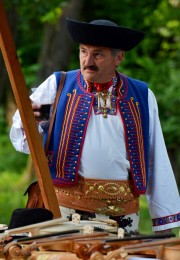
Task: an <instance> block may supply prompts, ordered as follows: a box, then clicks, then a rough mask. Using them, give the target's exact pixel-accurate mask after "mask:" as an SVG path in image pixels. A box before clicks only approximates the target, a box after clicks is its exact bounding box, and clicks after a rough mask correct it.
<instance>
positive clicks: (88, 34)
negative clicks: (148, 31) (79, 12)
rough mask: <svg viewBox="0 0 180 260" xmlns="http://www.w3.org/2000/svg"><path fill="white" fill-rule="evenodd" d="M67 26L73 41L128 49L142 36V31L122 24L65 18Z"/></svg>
mask: <svg viewBox="0 0 180 260" xmlns="http://www.w3.org/2000/svg"><path fill="white" fill-rule="evenodd" d="M67 28H68V30H69V33H70V35H71V37H72V39H73V40H74V41H75V42H78V43H82V44H88V45H94V46H103V47H109V48H114V49H121V50H124V51H129V50H131V49H133V48H134V47H135V46H136V45H137V44H138V43H139V42H140V41H142V39H143V38H144V35H145V34H144V32H142V31H139V30H136V29H132V28H128V27H122V26H109V25H102V24H100V25H99V24H92V23H85V22H79V21H76V20H72V19H70V18H67Z"/></svg>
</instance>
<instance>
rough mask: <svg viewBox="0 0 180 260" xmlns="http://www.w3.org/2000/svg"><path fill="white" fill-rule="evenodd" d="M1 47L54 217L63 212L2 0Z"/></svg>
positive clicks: (0, 17) (43, 192) (33, 156)
mask: <svg viewBox="0 0 180 260" xmlns="http://www.w3.org/2000/svg"><path fill="white" fill-rule="evenodd" d="M0 48H1V51H2V54H3V58H4V61H5V65H6V68H7V71H8V75H9V78H10V82H11V85H12V90H13V93H14V96H15V100H16V104H17V107H18V109H19V112H20V115H21V119H22V123H23V126H24V130H25V133H26V136H27V141H28V145H29V149H30V153H31V156H32V160H33V163H34V169H35V172H36V175H37V180H38V183H39V187H40V190H41V194H42V198H43V202H44V205H45V207H46V208H47V209H49V210H51V211H52V213H53V215H54V218H58V217H60V216H61V214H60V210H59V206H58V202H57V198H56V195H55V191H54V187H53V183H52V179H51V175H50V172H49V168H48V164H47V159H46V156H45V153H44V149H43V145H42V140H41V138H40V135H39V133H38V129H37V124H36V121H35V118H34V115H33V111H32V107H31V102H30V99H29V95H28V91H27V88H26V83H25V80H24V77H23V74H22V70H21V66H20V63H19V60H18V57H17V53H16V48H15V44H14V42H13V38H12V35H11V31H10V28H9V25H8V22H7V17H6V13H5V11H4V7H3V3H2V0H0Z"/></svg>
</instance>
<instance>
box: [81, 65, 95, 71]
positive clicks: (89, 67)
mask: <svg viewBox="0 0 180 260" xmlns="http://www.w3.org/2000/svg"><path fill="white" fill-rule="evenodd" d="M86 69H90V70H94V71H98V67H96V66H94V65H92V66H84V70H86Z"/></svg>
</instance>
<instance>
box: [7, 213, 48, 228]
mask: <svg viewBox="0 0 180 260" xmlns="http://www.w3.org/2000/svg"><path fill="white" fill-rule="evenodd" d="M52 219H53V213H52V212H51V211H50V210H48V209H45V208H32V209H30V208H18V209H15V210H14V211H13V212H12V216H11V219H10V223H9V227H8V228H9V229H13V228H19V227H24V226H27V225H32V224H36V223H40V222H44V221H48V220H52Z"/></svg>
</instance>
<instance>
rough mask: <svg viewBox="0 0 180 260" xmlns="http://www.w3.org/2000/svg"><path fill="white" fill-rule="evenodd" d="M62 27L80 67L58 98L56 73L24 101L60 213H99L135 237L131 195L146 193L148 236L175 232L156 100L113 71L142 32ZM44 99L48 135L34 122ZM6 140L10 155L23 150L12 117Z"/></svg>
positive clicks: (100, 24)
mask: <svg viewBox="0 0 180 260" xmlns="http://www.w3.org/2000/svg"><path fill="white" fill-rule="evenodd" d="M67 26H68V30H69V32H70V35H71V37H72V39H73V40H74V41H75V42H78V43H79V44H80V45H79V59H80V69H78V70H74V71H68V72H67V73H66V79H65V82H64V84H63V86H62V89H61V90H60V91H61V93H60V94H59V96H60V97H59V96H58V100H57V95H56V94H57V92H58V91H59V90H57V89H58V85H59V81H60V79H61V78H62V72H55V73H53V74H52V75H51V76H50V77H49V78H48V79H46V80H45V81H44V82H43V83H42V84H41V85H40V86H39V87H38V88H37V90H36V91H35V92H34V93H33V94H32V95H31V96H30V98H31V100H32V107H33V109H34V115H35V117H36V119H37V121H38V122H39V128H40V129H41V132H44V143H45V146H46V155H47V158H48V163H49V169H50V172H51V175H52V179H53V182H54V185H55V186H56V192H57V197H58V201H59V205H60V208H61V213H62V215H63V216H67V217H68V216H69V215H70V214H71V213H74V212H77V213H80V214H81V215H82V216H87V217H88V218H91V217H95V216H96V217H97V216H99V215H100V216H101V217H104V218H111V219H115V220H116V221H117V222H118V224H119V226H120V227H123V228H124V229H126V230H127V231H130V230H133V231H135V230H137V229H138V220H139V216H138V211H139V196H140V195H141V194H146V195H147V200H148V205H149V211H150V215H151V218H152V226H153V230H154V231H164V230H169V229H171V228H174V227H177V226H179V225H180V199H179V194H178V189H177V186H176V182H175V178H174V174H173V171H172V168H171V164H170V161H169V158H168V155H167V151H166V147H165V143H164V139H163V134H162V130H161V126H160V121H159V117H158V108H157V103H156V99H155V97H154V95H153V93H152V91H151V90H150V89H148V86H147V84H146V83H145V82H142V81H140V80H136V79H132V78H130V77H127V76H125V75H123V74H121V73H119V72H118V71H117V67H118V66H119V65H120V64H121V62H122V60H123V58H124V51H129V50H131V49H132V48H134V47H135V46H136V45H137V44H138V43H139V42H140V41H141V40H142V39H143V37H144V33H143V32H141V31H138V30H134V29H131V28H126V27H120V26H118V25H116V24H115V23H113V22H111V21H107V20H95V21H92V22H90V23H85V22H79V21H75V20H71V19H67ZM61 85H62V84H61ZM59 88H60V87H59ZM46 94H47V96H48V97H49V98H50V99H51V103H52V104H54V111H55V112H54V113H55V114H54V115H55V116H54V120H53V123H52V112H50V119H51V120H50V122H51V124H53V126H52V127H51V130H50V127H49V124H47V122H46V125H45V124H44V122H43V121H42V120H41V114H42V113H41V112H42V111H41V104H43V103H44V101H43V100H44V96H45V95H46ZM55 104H56V105H55ZM52 107H53V105H52ZM51 111H52V109H51ZM10 137H11V140H12V143H13V144H14V146H15V148H16V149H17V150H18V151H23V152H25V153H28V152H29V149H28V145H27V141H26V136H25V133H24V130H23V126H22V123H21V120H20V116H19V113H18V111H17V112H16V114H15V115H14V117H13V125H12V128H11V132H10Z"/></svg>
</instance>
